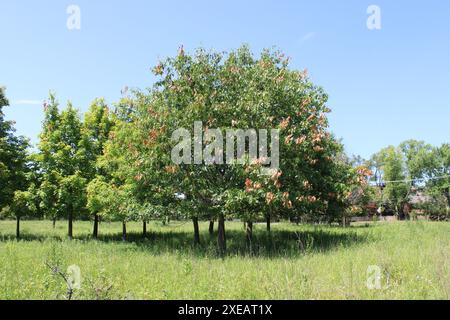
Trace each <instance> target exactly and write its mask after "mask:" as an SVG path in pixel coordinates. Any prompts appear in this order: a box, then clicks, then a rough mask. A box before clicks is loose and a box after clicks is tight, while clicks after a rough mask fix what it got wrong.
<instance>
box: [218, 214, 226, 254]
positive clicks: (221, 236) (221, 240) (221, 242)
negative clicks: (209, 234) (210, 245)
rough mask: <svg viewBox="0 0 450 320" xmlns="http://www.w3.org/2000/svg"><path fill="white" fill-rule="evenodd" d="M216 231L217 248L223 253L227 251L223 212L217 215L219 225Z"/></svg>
mask: <svg viewBox="0 0 450 320" xmlns="http://www.w3.org/2000/svg"><path fill="white" fill-rule="evenodd" d="M217 231H218V232H217V246H218V248H219V253H220V254H221V255H224V254H225V252H226V251H227V239H226V236H225V216H224V215H223V214H220V215H219V226H218V228H217Z"/></svg>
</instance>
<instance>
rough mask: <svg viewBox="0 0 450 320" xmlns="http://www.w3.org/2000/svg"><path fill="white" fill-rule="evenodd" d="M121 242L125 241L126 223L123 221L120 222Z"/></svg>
mask: <svg viewBox="0 0 450 320" xmlns="http://www.w3.org/2000/svg"><path fill="white" fill-rule="evenodd" d="M122 241H123V242H125V241H127V223H126V222H125V221H123V222H122Z"/></svg>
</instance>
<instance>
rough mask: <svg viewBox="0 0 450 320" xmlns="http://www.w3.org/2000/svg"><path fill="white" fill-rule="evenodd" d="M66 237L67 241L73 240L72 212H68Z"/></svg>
mask: <svg viewBox="0 0 450 320" xmlns="http://www.w3.org/2000/svg"><path fill="white" fill-rule="evenodd" d="M67 233H68V236H69V239H70V240H72V239H73V212H72V210H70V211H69V230H68V232H67Z"/></svg>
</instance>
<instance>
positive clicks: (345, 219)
mask: <svg viewBox="0 0 450 320" xmlns="http://www.w3.org/2000/svg"><path fill="white" fill-rule="evenodd" d="M342 226H343V227H344V228H347V217H346V216H342Z"/></svg>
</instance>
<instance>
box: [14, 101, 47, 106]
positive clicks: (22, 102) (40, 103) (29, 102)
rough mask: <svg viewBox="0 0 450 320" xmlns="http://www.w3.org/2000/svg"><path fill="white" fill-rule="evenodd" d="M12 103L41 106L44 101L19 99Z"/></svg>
mask: <svg viewBox="0 0 450 320" xmlns="http://www.w3.org/2000/svg"><path fill="white" fill-rule="evenodd" d="M12 104H20V105H33V106H40V105H42V101H39V100H17V101H13V103H12Z"/></svg>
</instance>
